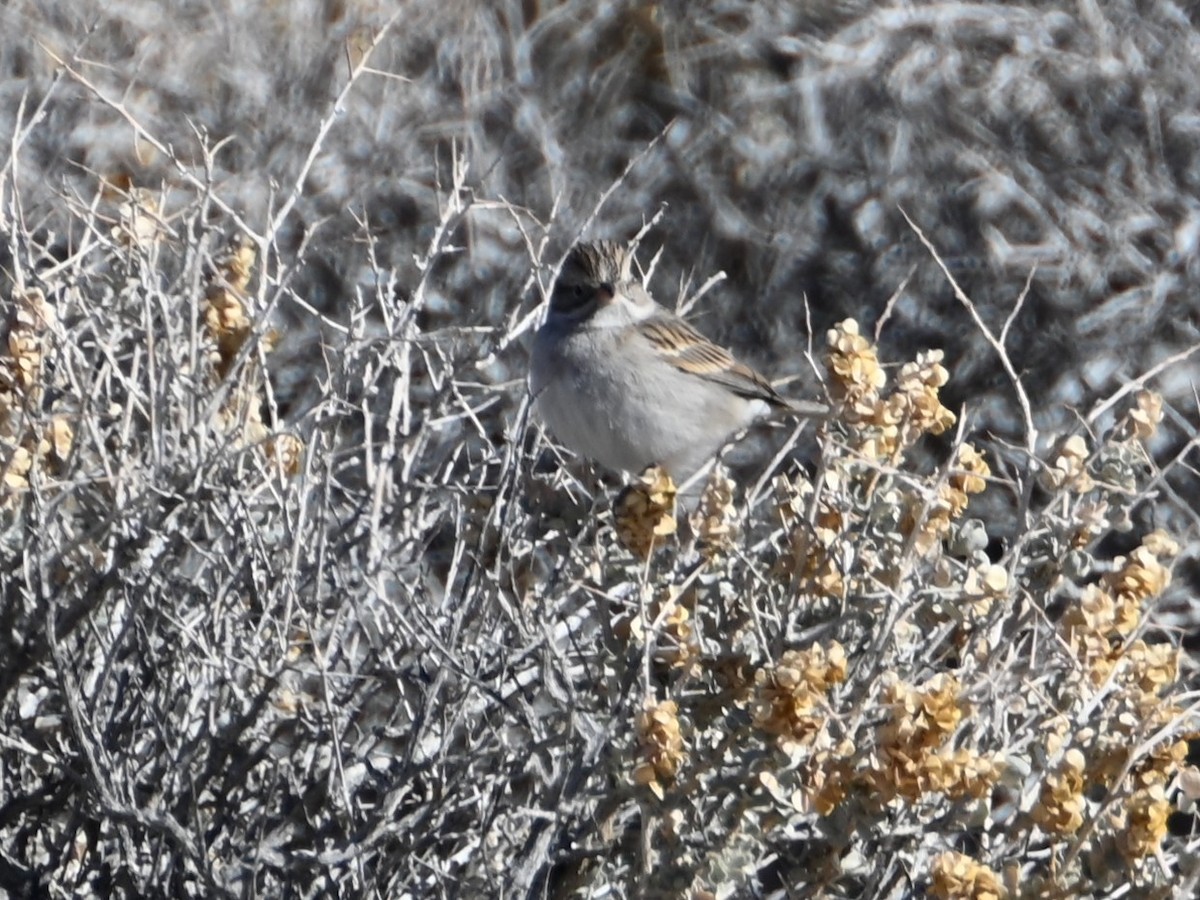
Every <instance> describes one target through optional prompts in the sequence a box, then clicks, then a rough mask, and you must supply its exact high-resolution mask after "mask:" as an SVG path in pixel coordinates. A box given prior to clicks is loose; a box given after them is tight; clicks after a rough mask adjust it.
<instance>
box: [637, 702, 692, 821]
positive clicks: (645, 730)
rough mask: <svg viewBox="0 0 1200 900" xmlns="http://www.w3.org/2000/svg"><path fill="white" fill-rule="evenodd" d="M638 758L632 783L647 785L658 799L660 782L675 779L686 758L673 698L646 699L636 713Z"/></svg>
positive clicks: (661, 783)
mask: <svg viewBox="0 0 1200 900" xmlns="http://www.w3.org/2000/svg"><path fill="white" fill-rule="evenodd" d="M636 724H637V737H638V748H639V753H640V756H641V761H640V762H639V763H638V765H637V767H636V768H635V769H634V771H633V782H634V784H640V785H644V786H645V787H648V788H649V789H650V790H651V792H653V794H654V795H655V796H656V797H658V799H659V800H661V799H662V798H663V784H664V783H667V784H669V783H670V782H672V781H674V780H675V775H676V773H678V771H679V768H680V766H682V765H683V762H684V760H685V759H686V757H687V754H686V750H685V748H684V743H683V734H682V732H681V731H680V728H679V707H678V705H677V704H676V703H675V701H674V700H664V701H663V702H661V703H656V702H655V701H653V700H649V699H648V700H647V701H646V705H645V707H644V708H643V709H642V711H641V712H640V713H638V716H637V723H636Z"/></svg>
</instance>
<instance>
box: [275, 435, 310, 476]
mask: <svg viewBox="0 0 1200 900" xmlns="http://www.w3.org/2000/svg"><path fill="white" fill-rule="evenodd" d="M266 452H267V459H268V460H270V461H271V462H272V463H274V464H275V465H276V466H277V467H278V469H279V471H280V473H282V474H283V475H284V476H286V477H288V478H291V477H293V476H295V475H298V474H299V473H300V467H301V465H302V463H303V461H304V445H303V444H302V443H301V442H300V438H298V437H296V436H295V435H294V434H277V435H275V436H274V437H272V438H270V439H268V440H267V443H266Z"/></svg>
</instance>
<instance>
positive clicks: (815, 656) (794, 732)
mask: <svg viewBox="0 0 1200 900" xmlns="http://www.w3.org/2000/svg"><path fill="white" fill-rule="evenodd" d="M846 671H847V661H846V651H845V648H843V647H842V645H841V644H839V643H837V642H836V641H834V642H833V643H831V644H830V645H829V646H828V647H822V646H821V645H820V644H814V645H813V646H812V647H810V648H809V649H808V650H788V651H786V652H785V653H784V654H783V656H781V657H780V659H779V662H778V663H776V664H775V665H774V666H773V667H770V668H764V669H759V670H758V672H757V673H755V676H754V681H755V684H756V685H757V695H756V697H755V706H754V724H755V725H757V726H758V727H759V728H761V729H762V730H763V731H765V732H767V733H768V734H773V735H776V736H777V737H779V738H781V739H783V740H786V741H788V742H790V743H806V742H810V741H811V740H812V739H813V738H814V737H815V736H816V735H817V733H818V732H819V731H820V730H821V728H822V727H823V726H824V724H825V719H826V716H825V697H826V695H827V694H828V693H829V690H830V689H831V688H832V687H833V685H835V684H838V683H840V682H842V681H845V679H846Z"/></svg>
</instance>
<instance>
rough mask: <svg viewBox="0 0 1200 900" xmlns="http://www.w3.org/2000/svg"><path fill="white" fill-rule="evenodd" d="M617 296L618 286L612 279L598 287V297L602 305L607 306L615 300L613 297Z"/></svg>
mask: <svg viewBox="0 0 1200 900" xmlns="http://www.w3.org/2000/svg"><path fill="white" fill-rule="evenodd" d="M616 296H617V287H616V285H614V284H613V283H612V282H611V281H605V282H604V283H603V284H601V285H600V286H599V287H598V288H596V297H597V299H599V301H600V303H601V305H604V306H607V305H608V304H609V303H612V302H613V298H614V297H616Z"/></svg>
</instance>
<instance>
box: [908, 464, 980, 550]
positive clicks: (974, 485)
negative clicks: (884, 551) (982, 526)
mask: <svg viewBox="0 0 1200 900" xmlns="http://www.w3.org/2000/svg"><path fill="white" fill-rule="evenodd" d="M991 474H992V470H991V468H990V467H989V466H988V464H987V459H986V458H985V457H984V455H983V453H982V451H980V450H978V449H976V448H975V447H974V446H973V445H971V444H962V445H960V446H959V448H958V451H957V452H956V454H955V457H954V461H953V463H952V464H951V471H950V475H949V477H948V478H947V479H946V481H945V483H944V484H943V485H942V486H941V488H940V490H939V491H938V497H937V500H935V501H934V502H933V503H931V504H930V506H929V508H928V509H925V503H924V501H923V500H922V498H921V497H920V496H919V495H915V494H914V495H911V496H910V500H909V514H908V516H907V517H906V520H905V522H904V530H905V533H906V534H907V533H911V532H912V531H913V529H916V528H918V526H919V530H918V531H917V534H916V538H915V541H916V547H917V551H918V552H919V553H920V554H922V555H926V554H928V553H930V552H931V551H932V550H934V549H935V548H936V547H937V546H938V545H939V544H940V543H941V541H942V540H943V539H944V538H945V537H946V535H947V534H948V533H949V532H950V527H951V524H952V523H953V522H954V520H955V519H959V518H961V517H962V515H963V513H965V512H966V511H967V505H968V504H969V503H970V497H971V495H972V494H979V493H982V492H983V490H984V489H985V488H986V487H987V481H985V479H986V478H987V477H988V476H990V475H991ZM922 513H924V519H921V514H922Z"/></svg>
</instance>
